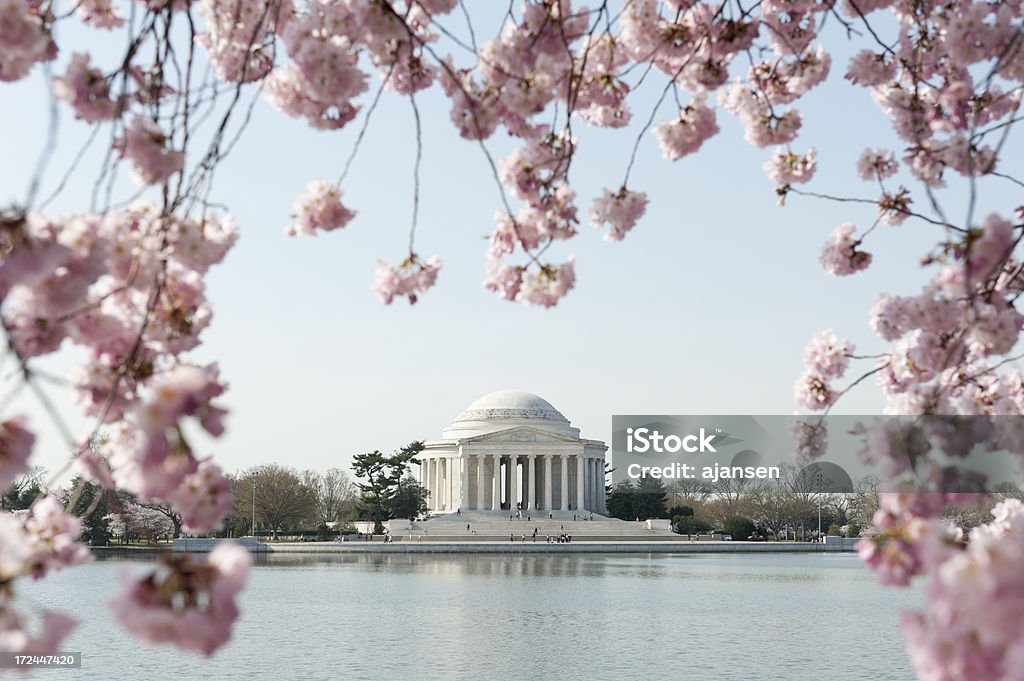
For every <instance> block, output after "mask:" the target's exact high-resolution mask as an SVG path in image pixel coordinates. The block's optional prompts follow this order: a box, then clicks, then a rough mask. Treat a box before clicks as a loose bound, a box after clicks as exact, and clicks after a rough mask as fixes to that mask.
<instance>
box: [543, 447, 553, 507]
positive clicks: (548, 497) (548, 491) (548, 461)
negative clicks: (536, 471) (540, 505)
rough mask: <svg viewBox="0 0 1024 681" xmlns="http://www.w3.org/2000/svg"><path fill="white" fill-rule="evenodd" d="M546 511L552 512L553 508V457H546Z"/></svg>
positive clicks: (548, 455) (547, 455)
mask: <svg viewBox="0 0 1024 681" xmlns="http://www.w3.org/2000/svg"><path fill="white" fill-rule="evenodd" d="M544 509H545V510H548V511H550V510H552V507H551V455H550V454H545V455H544Z"/></svg>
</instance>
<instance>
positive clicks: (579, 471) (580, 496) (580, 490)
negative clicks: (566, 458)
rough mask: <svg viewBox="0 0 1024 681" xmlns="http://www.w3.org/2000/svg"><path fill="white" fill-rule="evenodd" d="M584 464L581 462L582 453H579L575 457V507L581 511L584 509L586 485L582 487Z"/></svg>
mask: <svg viewBox="0 0 1024 681" xmlns="http://www.w3.org/2000/svg"><path fill="white" fill-rule="evenodd" d="M585 470H586V468H585V466H584V464H583V455H582V454H580V455H578V456H577V457H576V509H577V510H579V511H583V510H585V509H586V506H585V504H586V499H584V496H585V495H586V491H585V490H586V487H584V481H583V480H584V478H585V477H586V473H585Z"/></svg>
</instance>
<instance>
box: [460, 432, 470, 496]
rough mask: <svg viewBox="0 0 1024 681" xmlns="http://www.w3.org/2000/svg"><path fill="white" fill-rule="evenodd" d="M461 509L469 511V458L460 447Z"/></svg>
mask: <svg viewBox="0 0 1024 681" xmlns="http://www.w3.org/2000/svg"><path fill="white" fill-rule="evenodd" d="M459 508H461V509H463V510H466V511H468V510H469V457H467V456H466V455H465V454H464V453H463V451H462V447H459Z"/></svg>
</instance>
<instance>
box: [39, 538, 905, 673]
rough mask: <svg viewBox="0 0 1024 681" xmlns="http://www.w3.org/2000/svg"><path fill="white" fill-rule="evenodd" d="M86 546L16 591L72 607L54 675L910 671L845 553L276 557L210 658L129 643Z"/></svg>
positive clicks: (878, 596)
mask: <svg viewBox="0 0 1024 681" xmlns="http://www.w3.org/2000/svg"><path fill="white" fill-rule="evenodd" d="M149 567H151V564H147V563H145V562H138V561H131V562H127V561H123V560H100V561H97V562H94V563H91V564H88V565H84V566H80V567H76V568H72V569H70V570H65V571H64V572H61V573H58V574H55V575H53V576H52V577H50V578H47V579H45V580H43V581H41V582H39V583H37V584H32V585H28V586H26V587H24V588H22V589H21V591H20V592H19V601H20V602H21V603H22V604H23V605H32V606H36V607H44V608H60V609H66V610H71V611H74V612H75V614H79V613H81V614H83V615H85V616H83V617H82V623H81V624H80V628H79V629H78V630H77V632H76V633H74V634H73V635H72V636H71V638H70V640H69V642H68V643H67V645H66V646H65V649H66V650H68V651H81V653H82V668H81V669H80V670H60V671H54V670H41V671H37V672H36V673H35V674H33V677H35V678H38V677H42V676H45V677H46V678H50V677H52V678H54V679H58V678H59V679H69V680H70V679H72V678H75V679H103V680H107V679H119V680H120V679H125V680H128V679H132V680H141V681H150V680H151V681H163V680H164V679H178V678H182V679H185V678H188V679H213V680H217V679H256V678H260V679H331V680H334V679H359V680H363V679H386V680H388V681H392V680H396V681H401V680H404V679H412V680H420V679H473V680H474V681H487V680H490V679H493V680H495V681H499V680H500V681H504V680H507V679H527V680H530V681H535V680H536V681H539V680H543V679H554V680H556V681H567V680H573V679H588V680H590V679H594V680H597V679H616V680H618V681H629V680H632V679H637V680H640V679H644V680H646V679H693V680H696V681H712V680H717V679H730V680H731V679H743V680H745V681H747V680H749V681H767V680H776V679H777V680H779V681H800V680H804V679H807V680H814V681H817V680H828V681H846V680H850V681H852V680H854V679H870V680H871V681H900V680H903V679H906V680H908V681H909V680H911V679H913V678H914V677H913V674H912V673H911V671H910V667H909V664H908V661H907V659H906V655H905V653H904V652H903V647H902V642H901V638H900V634H899V630H898V624H897V621H898V613H899V611H900V610H901V609H903V608H910V607H913V606H914V605H915V603H917V602H918V600H919V599H920V597H921V596H920V593H919V592H915V591H907V590H900V589H891V588H888V589H887V588H882V587H880V586H878V585H877V584H875V582H874V580H873V577H872V575H871V574H870V573H869V572H867V571H866V570H865V569H864V568H863V567H861V565H860V563H859V562H858V561H857V559H856V557H855V556H854V555H852V554H833V555H818V554H804V555H771V554H769V555H742V554H729V555H634V556H601V555H589V556H588V555H572V556H557V555H548V556H509V555H495V556H486V555H476V556H468V555H467V556H457V555H455V556H452V555H437V556H431V555H423V554H420V555H406V556H401V555H380V554H377V555H361V556H355V555H351V556H279V557H272V558H268V559H265V560H261V561H260V562H259V563H258V564H257V565H256V566H255V567H254V569H253V572H252V574H251V577H250V582H249V586H248V588H247V589H246V591H245V593H244V595H243V597H242V600H241V609H242V616H241V619H240V621H239V623H238V624H237V627H236V631H235V636H234V640H233V641H232V642H231V643H230V644H229V645H228V646H226V647H225V648H223V649H221V650H220V651H219V652H218V653H216V654H215V655H214V656H213V657H212V658H210V659H203V658H201V657H197V656H195V655H193V654H189V653H183V652H179V651H177V650H174V649H171V648H168V647H152V646H147V645H144V644H142V643H138V642H136V641H135V640H134V639H132V638H130V637H129V636H128V635H127V634H125V633H124V632H122V631H121V630H120V628H119V627H118V626H117V625H116V623H115V622H114V621H113V620H112V618H111V617H110V615H109V614H108V610H107V605H106V604H107V603H108V602H109V600H110V599H111V598H112V596H113V594H114V593H116V590H117V588H118V571H119V570H122V569H128V570H134V571H141V570H144V569H147V568H149Z"/></svg>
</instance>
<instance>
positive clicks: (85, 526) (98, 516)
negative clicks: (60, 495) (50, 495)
mask: <svg viewBox="0 0 1024 681" xmlns="http://www.w3.org/2000/svg"><path fill="white" fill-rule="evenodd" d="M68 497H69V498H68V504H67V511H68V512H69V513H71V514H72V515H75V516H78V517H79V518H80V519H81V521H82V541H84V542H88V543H89V545H90V546H104V545H106V544H107V543H108V542H109V541H110V521H109V520H108V516H109V515H110V514H111V513H112V512H115V511H120V510H121V503H120V501H119V500H118V498H117V496H116V495H115V494H114V492H113V491H111V490H108V489H104V488H103V487H100V486H99V485H97V484H96V483H94V482H90V481H89V480H86V479H85V478H82V477H80V476H77V475H76V476H75V477H74V478H72V480H71V487H70V491H69V492H68Z"/></svg>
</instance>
